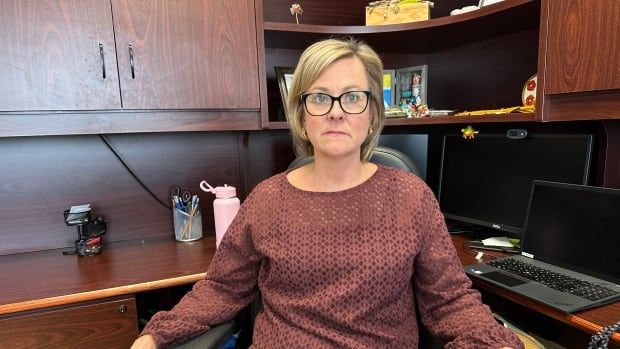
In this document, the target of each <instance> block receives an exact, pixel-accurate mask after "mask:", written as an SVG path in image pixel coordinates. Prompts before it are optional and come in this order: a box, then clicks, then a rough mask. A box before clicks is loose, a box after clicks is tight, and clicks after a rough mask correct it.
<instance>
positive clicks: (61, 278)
mask: <svg viewBox="0 0 620 349" xmlns="http://www.w3.org/2000/svg"><path fill="white" fill-rule="evenodd" d="M452 240H453V241H454V245H455V247H456V250H457V253H458V255H459V258H460V259H461V262H462V263H463V265H468V264H474V263H476V259H475V252H474V251H472V250H469V249H467V248H465V244H466V242H467V241H468V237H467V236H463V235H453V236H452ZM62 251H63V250H49V251H43V252H32V253H21V254H14V255H8V256H0V275H2V277H1V278H0V316H1V315H3V314H10V313H17V312H21V311H28V310H36V309H43V308H47V307H52V306H60V305H65V304H71V303H77V302H82V301H91V300H97V299H102V298H106V297H114V296H119V295H126V294H133V293H137V292H144V291H149V290H154V289H160V288H165V287H171V286H177V285H182V284H188V283H192V282H196V281H198V280H200V279H202V278H204V276H205V273H206V270H207V267H208V266H209V264H210V263H211V259H212V258H213V255H214V253H215V238H214V237H205V238H203V239H201V240H198V241H194V242H190V243H185V242H176V241H174V240H173V239H172V238H170V237H161V238H151V239H145V240H130V241H123V242H115V243H111V244H107V245H105V246H104V249H103V251H102V252H101V254H99V255H96V256H92V257H78V256H64V255H62ZM485 255H487V256H493V255H495V256H497V255H501V254H498V253H496V252H491V253H489V252H485ZM475 286H476V287H477V288H480V289H482V290H485V291H488V292H491V293H494V294H497V295H500V296H501V297H504V298H507V299H510V300H512V301H514V302H515V303H518V304H522V305H523V306H525V307H528V308H530V309H533V310H535V311H537V312H540V313H543V314H545V315H547V316H549V317H551V318H553V319H556V320H558V321H561V322H564V323H567V324H569V325H571V326H574V327H577V328H579V329H582V330H585V331H587V332H589V333H594V332H596V331H598V330H600V328H601V326H607V325H611V324H614V323H615V322H616V321H618V320H619V319H620V302H615V303H613V304H609V305H605V306H602V307H597V308H594V309H589V310H584V311H580V312H577V313H574V314H564V313H562V312H559V311H556V310H554V309H551V308H549V307H547V306H545V305H543V304H539V303H537V302H534V301H531V300H529V299H527V298H524V297H521V296H518V295H516V294H513V293H510V292H508V291H505V290H502V289H500V288H498V287H495V286H494V285H492V284H489V283H485V282H482V281H476V282H475ZM613 339H614V341H615V342H617V343H620V334H617V333H616V334H615V335H614V337H613Z"/></svg>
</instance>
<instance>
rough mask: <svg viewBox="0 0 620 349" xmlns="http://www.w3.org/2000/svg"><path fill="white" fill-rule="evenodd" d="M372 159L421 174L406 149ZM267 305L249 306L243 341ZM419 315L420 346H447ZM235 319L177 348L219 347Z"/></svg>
mask: <svg viewBox="0 0 620 349" xmlns="http://www.w3.org/2000/svg"><path fill="white" fill-rule="evenodd" d="M312 161H314V158H313V157H312V156H309V157H300V158H297V159H295V160H293V162H291V164H290V165H289V166H288V169H289V170H292V169H295V168H298V167H301V166H303V165H306V164H308V163H310V162H312ZM370 161H371V162H374V163H376V164H381V165H384V166H389V167H395V168H399V169H402V170H405V171H408V172H411V173H414V174H416V175H417V174H419V172H418V168H417V166H416V165H415V164H414V163H413V161H411V159H409V158H408V157H407V155H405V154H403V153H402V152H400V151H398V150H396V149H392V148H388V147H376V148H375V149H374V150H373V153H372V156H371V158H370ZM262 308H263V305H262V301H261V297H260V295H258V296H257V297H256V298H255V299H254V301H253V302H252V304H251V305H250V307H249V308H248V309H246V310H245V315H246V316H245V317H246V321H245V324H242V325H241V328H242V331H243V332H244V334H243V338H241V341H250V340H251V338H252V329H253V327H254V319H255V318H256V315H258V313H260V312H261V311H262ZM415 312H416V315H417V317H418V324H419V332H420V339H419V348H420V349H436V348H443V343H441V342H440V341H439V340H437V339H435V338H433V337H432V335H431V334H430V332H428V330H427V329H426V328H425V327H424V326H423V325H422V321H421V319H420V316H419V314H418V311H417V309H415ZM236 325H238V324H236V323H235V320H231V321H228V322H226V323H223V324H221V325H218V326H215V327H213V328H212V329H210V330H209V331H207V332H206V333H205V334H203V335H201V336H199V337H197V338H195V339H193V340H191V341H189V342H187V343H185V344H182V345H181V346H178V347H177V348H179V349H180V348H182V349H197V348H209V349H219V348H221V346H222V345H223V344H224V343H225V342H226V339H227V338H228V337H229V336H230V335H231V334H232V333H233V331H234V330H235V328H238V327H236Z"/></svg>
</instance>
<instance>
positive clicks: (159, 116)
mask: <svg viewBox="0 0 620 349" xmlns="http://www.w3.org/2000/svg"><path fill="white" fill-rule="evenodd" d="M259 129H261V125H260V111H259V110H234V111H233V110H222V111H166V110H157V111H135V112H126V111H100V112H78V113H65V112H58V113H44V114H32V113H3V114H0V137H21V136H53V135H65V134H100V133H135V132H184V131H230V130H259Z"/></svg>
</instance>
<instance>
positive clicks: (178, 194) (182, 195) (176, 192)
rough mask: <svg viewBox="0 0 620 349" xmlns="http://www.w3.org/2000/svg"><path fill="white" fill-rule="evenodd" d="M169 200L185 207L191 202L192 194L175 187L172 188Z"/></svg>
mask: <svg viewBox="0 0 620 349" xmlns="http://www.w3.org/2000/svg"><path fill="white" fill-rule="evenodd" d="M170 199H171V200H172V202H173V203H176V202H178V201H182V202H183V204H184V205H187V203H188V202H190V201H191V200H192V192H191V191H189V190H181V187H180V186H178V185H175V186H173V187H172V195H171V196H170Z"/></svg>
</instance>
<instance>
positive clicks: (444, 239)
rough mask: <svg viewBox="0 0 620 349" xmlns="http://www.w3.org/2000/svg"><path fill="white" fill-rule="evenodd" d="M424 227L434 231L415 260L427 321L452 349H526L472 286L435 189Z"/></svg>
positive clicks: (425, 202)
mask: <svg viewBox="0 0 620 349" xmlns="http://www.w3.org/2000/svg"><path fill="white" fill-rule="evenodd" d="M422 207H424V213H422V214H421V217H420V218H419V219H421V222H420V223H421V225H422V226H424V227H428V229H429V230H428V231H427V232H425V234H424V238H423V239H422V241H423V242H422V246H421V247H420V253H419V255H418V256H417V258H416V261H415V277H414V279H415V283H414V287H415V290H416V292H415V293H416V295H417V303H418V307H419V309H420V315H421V317H422V321H423V322H424V324H425V325H426V326H427V327H428V328H429V330H430V331H431V332H432V333H434V334H435V335H436V336H438V337H440V338H443V339H444V340H446V341H448V343H447V345H446V348H500V347H503V346H509V347H513V348H522V347H523V344H522V343H521V341H520V340H519V339H518V337H517V336H516V335H515V334H514V333H512V332H511V331H509V330H508V329H505V328H503V327H501V326H499V325H498V324H497V322H496V321H495V320H494V319H493V316H492V314H491V312H490V310H489V308H488V307H487V306H486V305H484V304H482V302H481V299H480V293H479V292H478V291H476V290H473V289H472V288H471V281H470V280H469V278H468V277H467V275H466V274H465V272H464V271H463V267H462V265H461V263H460V260H459V258H458V256H457V255H456V251H455V249H454V246H453V243H452V239H451V238H450V236H449V234H448V231H447V228H446V225H445V220H444V218H443V215H442V214H441V212H440V210H439V205H438V204H437V201H436V200H435V197H434V195H433V194H432V192H431V191H430V190H427V191H426V192H425V193H424V195H423V198H422Z"/></svg>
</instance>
